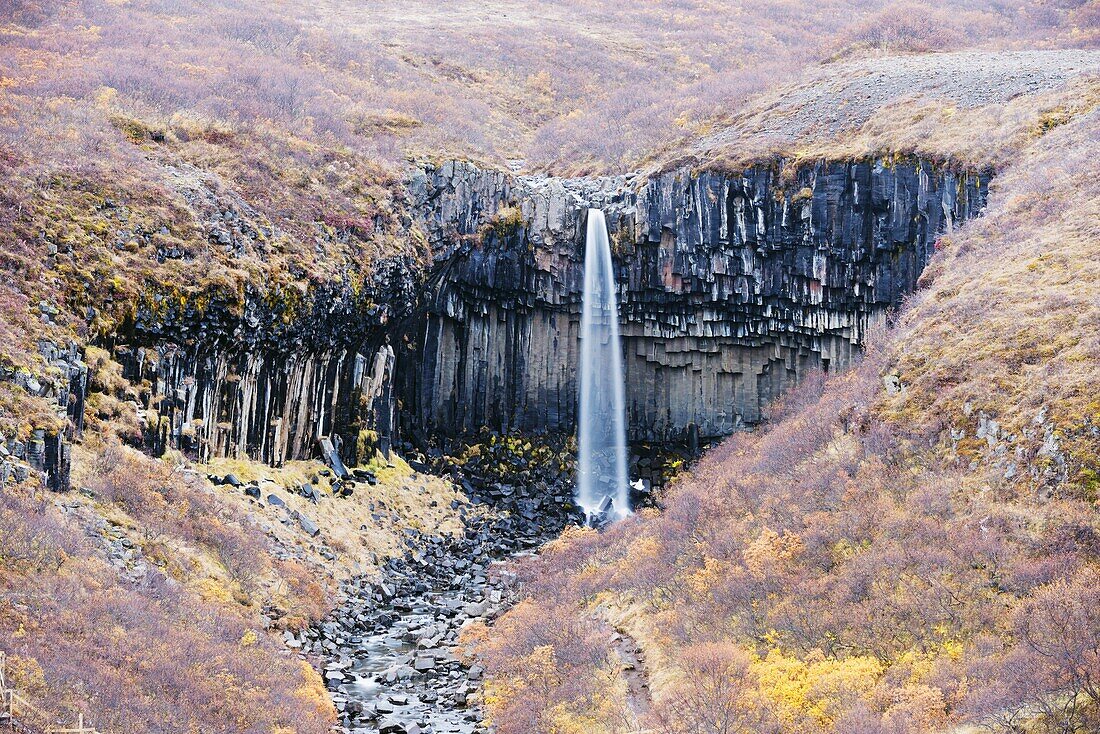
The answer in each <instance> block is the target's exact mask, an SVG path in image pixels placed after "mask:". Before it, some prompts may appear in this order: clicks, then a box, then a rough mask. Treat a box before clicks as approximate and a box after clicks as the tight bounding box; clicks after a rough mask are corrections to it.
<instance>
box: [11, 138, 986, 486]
mask: <svg viewBox="0 0 1100 734" xmlns="http://www.w3.org/2000/svg"><path fill="white" fill-rule="evenodd" d="M987 184H988V178H987V177H986V176H985V175H979V174H960V173H957V172H953V171H951V170H949V169H946V168H942V167H938V166H936V165H933V164H931V163H929V162H926V161H921V160H916V159H906V160H886V159H882V160H869V161H861V162H848V163H840V162H833V163H818V164H813V165H804V166H800V167H790V166H788V167H786V168H784V167H781V166H778V165H776V166H760V167H757V168H752V169H749V170H747V171H744V172H742V173H739V174H728V173H719V172H702V173H694V172H690V171H673V172H667V173H661V174H655V175H652V176H649V177H643V176H640V175H631V176H620V177H613V178H589V179H558V178H550V177H545V176H511V175H508V174H505V173H502V172H499V171H491V170H486V169H479V168H477V167H475V166H473V165H471V164H468V163H458V162H452V163H447V164H444V165H442V166H435V167H433V166H428V167H424V168H422V169H419V170H418V171H417V172H416V173H415V174H414V175H413V176H412V177H411V178H410V180H409V183H408V202H407V205H408V207H409V210H410V212H411V213H412V214H413V216H414V218H415V220H416V225H415V226H417V227H419V228H420V230H421V231H422V233H423V234H424V235H425V237H426V239H427V241H428V244H429V246H430V247H431V249H432V252H433V253H434V254H435V264H434V267H432V268H430V269H428V270H424V268H423V266H422V265H421V264H420V263H419V262H414V261H412V260H410V259H408V258H395V259H393V260H391V261H386V262H383V263H380V264H379V265H377V266H376V267H375V269H374V271H373V274H372V277H371V279H369V281H368V282H367V283H366V284H364V285H363V286H362V287H358V286H356V287H353V286H352V285H351V282H353V279H351V278H349V282H348V283H345V284H343V285H341V284H330V285H328V286H323V287H314V288H312V289H311V290H309V292H308V293H306V294H304V295H300V294H299V295H294V294H290V295H289V296H288V297H286V298H280V297H279V296H278V293H273V292H271V291H270V290H268V291H263V292H260V291H257V292H246V293H244V294H243V295H242V294H237V296H236V297H235V300H234V299H233V298H228V299H219V298H211V299H208V300H205V301H201V302H198V303H186V302H180V301H179V300H178V299H175V298H171V297H164V298H160V297H158V296H157V294H155V293H154V294H149V298H148V299H147V302H146V303H144V304H143V305H142V306H141V307H140V308H139V309H138V310H137V312H136V314H135V316H134V318H133V321H132V323H128V324H126V325H124V328H122V329H120V330H119V332H118V334H117V335H116V336H115V338H114V340H113V341H111V342H110V343H109V344H107V345H106V346H109V347H111V348H112V352H113V354H114V356H115V358H116V359H118V360H119V361H120V362H122V363H123V366H124V374H125V376H126V377H128V378H130V379H131V381H132V382H133V383H134V384H137V385H141V386H143V387H142V394H141V396H140V404H139V405H138V406H137V408H138V409H139V411H141V414H142V415H143V417H144V419H145V420H144V425H145V427H146V435H145V442H146V444H147V445H148V446H149V447H150V448H151V449H153V450H155V451H163V450H164V449H166V448H169V447H176V448H180V449H182V450H184V451H186V452H188V453H189V454H190V455H192V456H194V457H196V458H201V459H206V458H209V457H212V456H249V457H251V458H254V459H259V460H262V461H265V462H269V463H272V464H278V463H281V462H282V461H286V460H290V459H298V458H305V457H308V456H311V455H316V451H317V440H318V439H319V438H321V437H323V436H327V437H331V438H332V439H333V442H334V443H335V444H336V445H337V446H338V447H340V446H342V449H341V452H342V453H343V455H344V457H345V459H350V460H352V461H354V460H355V458H356V455H357V453H359V452H360V451H361V450H363V449H370V448H373V447H380V448H386V447H387V446H388V444H389V439H390V437H391V434H393V433H394V432H396V430H397V426H398V425H400V427H401V429H402V431H403V432H404V435H405V437H406V438H414V439H419V438H423V437H425V436H428V435H431V434H444V435H459V434H464V433H472V432H476V431H478V430H480V429H481V428H482V427H489V428H493V429H499V430H505V431H507V430H520V431H558V432H571V431H573V429H574V421H575V416H576V379H575V370H576V367H575V366H576V364H577V362H578V344H579V326H580V311H581V308H580V306H581V304H580V297H581V290H582V285H583V239H584V228H585V224H586V222H585V218H584V217H585V214H584V213H585V210H586V209H587V208H588V207H590V206H591V207H597V208H600V209H602V210H604V212H605V214H606V217H607V221H608V225H609V229H610V231H611V238H612V248H613V250H614V259H615V267H616V280H617V283H618V290H619V292H618V299H619V303H620V312H621V315H622V334H623V342H624V352H625V367H626V373H627V409H628V427H629V429H628V430H629V437H630V439H631V440H633V441H664V440H670V439H681V438H685V437H687V438H693V437H697V436H720V435H724V434H728V433H730V432H732V431H735V430H737V429H739V428H741V427H743V426H749V425H752V424H754V423H756V422H758V421H759V420H760V419H761V417H762V411H763V409H764V407H765V406H766V405H767V404H768V402H769V401H770V400H772V399H773V398H774V397H775V396H776V395H778V394H779V393H780V392H781V391H782V390H784V389H785V388H787V387H789V386H790V385H793V384H795V383H796V382H798V380H800V379H801V378H802V377H803V376H804V375H805V374H806V372H807V371H808V370H810V369H816V368H821V369H825V370H831V369H840V368H843V367H845V366H847V365H848V364H849V363H850V362H851V361H852V359H853V358H854V357H855V355H856V354H857V353H858V351H859V349H860V345H861V344H862V342H863V339H864V337H865V335H866V333H867V330H868V329H869V328H870V327H871V325H872V324H874V323H875V322H877V321H879V320H881V319H882V318H883V317H884V315H885V314H886V313H887V311H888V310H889V309H890V308H891V307H894V306H896V305H898V303H899V302H900V300H901V299H902V298H903V297H904V296H905V294H906V293H908V292H910V291H911V290H912V289H913V287H914V286H915V284H916V280H917V277H918V276H919V274H920V272H921V270H922V269H923V267H924V265H925V264H926V263H927V261H928V259H929V257H930V256H931V255H932V253H933V251H934V248H935V244H936V241H937V238H939V237H940V236H941V235H942V234H943V233H945V232H949V231H950V230H951V229H952V228H953V227H955V226H956V225H957V224H958V223H960V222H962V221H963V220H965V219H967V218H969V217H971V216H974V215H975V214H976V213H977V212H978V211H979V210H980V208H981V206H982V205H983V202H984V200H985V196H986V187H987ZM408 234H409V236H412V233H411V231H410V232H409V233H408ZM231 304H232V305H231ZM81 379H83V378H81ZM74 394H82V393H80V391H79V390H78V391H77V392H76V393H74ZM78 412H79V411H78ZM341 439H342V440H341ZM45 444H46V441H45V437H44V438H43V440H42V447H43V451H46V452H48V450H49V447H48V446H46V445H45ZM35 446H37V444H35ZM58 446H59V448H57V450H55V451H54V454H57V456H56V457H55V459H54V460H50V461H51V462H52V463H59V462H60V463H59V465H61V464H65V461H64V457H63V456H61V453H63V451H64V447H63V445H61V444H60V443H59V444H58ZM59 452H61V453H59ZM32 453H33V452H32ZM35 456H37V454H36V455H35ZM46 461H47V457H46V456H45V454H44V455H43V461H42V463H43V465H45V463H46ZM52 463H51V465H52ZM60 472H61V470H60V469H57V470H55V471H54V474H58V475H59V474H60Z"/></svg>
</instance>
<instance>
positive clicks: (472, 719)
mask: <svg viewBox="0 0 1100 734" xmlns="http://www.w3.org/2000/svg"><path fill="white" fill-rule="evenodd" d="M474 499H475V502H476V501H480V502H483V503H486V504H489V505H491V506H492V508H493V511H492V512H490V513H481V512H467V507H462V508H459V511H460V513H461V514H462V516H463V519H464V522H465V531H464V533H463V534H462V535H460V536H455V537H446V536H445V537H440V536H431V535H424V534H421V533H419V532H417V531H415V530H409V529H407V530H405V531H404V533H405V546H406V549H405V552H404V554H402V555H400V556H399V557H396V558H393V559H390V560H389V561H387V562H386V563H385V564H384V565H383V567H382V569H381V570H382V573H381V576H380V577H378V578H372V579H365V578H357V579H352V580H351V581H348V582H346V583H345V584H344V585H343V587H342V589H341V592H342V593H341V598H343V599H344V600H345V601H344V602H343V603H342V604H341V605H340V606H339V607H337V609H336V610H335V611H334V612H333V613H332V614H330V615H329V617H328V619H327V620H326V621H324V622H322V623H321V624H319V625H317V626H315V627H313V628H310V629H308V630H306V631H305V632H304V633H302V635H301V636H300V637H295V636H293V635H290V634H289V633H288V639H287V642H288V644H290V645H291V646H292V647H296V648H298V649H300V650H301V651H302V652H303V653H307V654H312V655H315V656H319V657H321V658H323V659H324V660H326V661H327V663H326V664H325V666H324V668H323V675H324V678H325V684H326V686H327V687H328V689H329V692H330V694H331V695H332V698H333V702H334V703H335V705H336V709H337V712H338V714H339V717H340V720H339V726H338V727H337V729H336V730H337V731H341V732H348V733H351V732H382V734H428V733H431V734H476V733H480V732H488V731H489V730H488V729H487V728H486V727H485V726H484V725H483V723H482V721H483V718H484V714H483V711H482V709H481V706H480V704H479V703H478V702H479V700H480V691H481V679H482V671H481V668H480V667H479V666H478V665H477V664H476V662H475V661H463V660H460V659H458V658H457V657H456V656H455V654H454V652H453V650H452V649H453V648H454V647H455V646H457V645H458V642H459V635H460V633H461V631H462V629H463V628H464V627H465V626H466V625H468V624H470V623H472V622H474V621H478V620H485V621H488V620H492V619H494V618H495V617H497V616H498V615H499V614H501V613H502V612H503V611H505V610H506V609H507V608H508V606H509V605H510V604H511V603H512V601H513V600H514V598H515V596H516V590H515V575H514V574H513V573H511V572H510V571H509V570H508V568H507V565H508V564H507V562H508V561H509V560H512V559H515V558H516V557H518V556H521V555H523V554H526V553H531V552H533V550H534V549H536V548H537V547H538V546H539V545H541V544H542V543H544V542H546V541H547V540H550V539H552V538H554V537H556V536H557V535H558V534H560V532H561V530H562V529H563V528H564V527H565V525H566V524H567V523H568V522H570V521H571V520H573V519H575V518H573V516H571V515H569V514H568V513H566V512H565V511H563V510H561V509H560V506H559V508H555V507H553V506H552V505H553V503H554V502H555V500H554V498H553V497H546V496H545V495H544V496H543V497H542V498H540V497H537V496H532V497H524V496H520V493H518V492H516V493H513V494H511V495H510V496H496V497H487V498H486V497H476V496H475V498H474ZM544 505H545V506H544ZM504 509H506V510H508V512H507V513H501V512H500V510H504Z"/></svg>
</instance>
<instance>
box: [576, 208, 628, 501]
mask: <svg viewBox="0 0 1100 734" xmlns="http://www.w3.org/2000/svg"><path fill="white" fill-rule="evenodd" d="M578 382H579V391H578V392H579V405H578V408H579V410H578V413H579V421H578V425H577V443H578V457H577V504H578V505H580V507H581V508H582V509H583V510H584V511H585V514H586V515H587V516H588V518H589V521H590V522H600V521H604V520H617V519H620V518H623V517H626V516H627V515H629V514H630V497H629V486H628V481H629V480H628V478H627V473H626V415H625V414H626V410H625V403H626V399H625V398H624V388H623V355H622V345H621V343H620V341H619V309H618V307H617V305H616V303H615V276H614V273H613V272H612V270H611V246H610V245H609V244H608V241H607V224H606V223H605V222H604V217H603V212H602V211H600V210H599V209H589V210H588V239H587V242H586V244H585V252H584V297H583V301H582V312H581V364H580V374H579V375H578Z"/></svg>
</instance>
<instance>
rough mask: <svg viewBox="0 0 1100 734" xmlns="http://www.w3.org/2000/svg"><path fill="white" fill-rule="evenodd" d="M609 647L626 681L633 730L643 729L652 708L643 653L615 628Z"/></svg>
mask: <svg viewBox="0 0 1100 734" xmlns="http://www.w3.org/2000/svg"><path fill="white" fill-rule="evenodd" d="M611 649H612V652H614V653H615V656H616V657H617V658H618V659H619V662H620V664H621V669H620V670H621V675H622V677H623V680H624V681H625V682H626V704H627V706H628V707H629V709H630V712H631V713H632V714H633V715H634V724H635V731H643V730H644V728H645V724H646V722H647V721H648V720H649V713H650V711H651V709H652V708H653V697H652V695H651V694H650V690H649V675H648V673H647V672H646V667H645V653H643V652H642V648H641V646H640V645H639V644H638V641H637V640H635V639H634V638H633V637H631V636H630V635H628V634H627V633H626V632H623V631H622V630H616V632H615V635H614V636H613V637H612V638H611Z"/></svg>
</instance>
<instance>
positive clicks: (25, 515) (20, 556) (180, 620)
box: [0, 447, 333, 734]
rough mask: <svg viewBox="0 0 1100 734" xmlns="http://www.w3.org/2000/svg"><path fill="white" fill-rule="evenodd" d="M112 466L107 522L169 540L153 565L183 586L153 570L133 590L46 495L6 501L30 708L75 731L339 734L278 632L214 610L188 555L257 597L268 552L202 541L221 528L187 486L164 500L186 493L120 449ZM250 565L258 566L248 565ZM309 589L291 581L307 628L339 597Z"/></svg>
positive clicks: (4, 576) (18, 492)
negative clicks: (80, 721)
mask: <svg viewBox="0 0 1100 734" xmlns="http://www.w3.org/2000/svg"><path fill="white" fill-rule="evenodd" d="M99 464H100V466H99V467H98V468H97V470H96V471H97V478H96V481H94V482H93V485H94V486H95V487H96V488H97V491H99V492H100V494H99V501H100V502H108V501H109V502H111V503H117V504H116V505H115V507H114V509H113V510H112V509H111V508H107V510H108V515H109V516H112V517H115V518H116V519H117V518H118V515H117V512H118V510H119V509H124V510H125V512H126V513H127V516H128V517H129V518H130V520H127V521H126V522H131V521H133V522H135V523H138V528H143V529H144V530H143V532H146V533H147V532H149V531H152V532H155V533H157V534H158V540H157V541H155V542H146V543H144V545H145V546H146V548H145V551H146V552H145V555H146V558H147V560H149V561H155V559H156V555H155V553H156V552H157V549H158V548H159V549H165V548H168V550H166V551H162V552H165V553H167V554H168V556H169V557H170V558H172V559H175V560H176V561H178V562H183V563H184V565H183V566H182V567H181V569H180V571H179V573H177V574H175V575H170V574H171V571H172V569H171V568H168V567H166V568H165V569H164V570H163V571H161V570H158V569H157V568H156V567H155V566H151V567H150V570H149V571H148V572H147V573H146V575H145V576H144V578H140V579H138V580H137V581H136V582H127V581H123V580H122V579H121V578H120V576H119V574H118V571H117V570H116V568H115V567H113V566H112V565H110V564H109V563H108V560H107V557H106V548H105V546H104V545H103V542H104V541H103V539H102V538H101V537H100V535H99V530H98V528H95V527H94V526H90V525H89V526H86V525H84V524H83V523H84V522H86V520H83V519H81V518H82V517H83V516H82V514H81V513H76V514H73V515H71V516H68V517H67V516H65V515H63V514H62V512H61V511H60V504H59V503H57V502H55V501H54V497H53V496H52V495H49V494H43V493H42V491H41V490H32V489H31V488H10V487H5V489H4V490H3V491H0V561H2V562H0V640H3V642H2V643H0V648H2V649H3V650H4V651H5V652H7V653H9V654H10V655H13V656H15V657H14V660H16V661H17V662H18V666H17V668H18V670H19V671H21V672H20V673H19V675H18V678H19V680H18V684H19V685H20V686H23V687H25V693H26V695H27V696H29V697H31V698H32V700H33V703H34V704H35V705H36V706H38V707H39V708H43V709H45V710H46V711H47V712H48V713H49V714H50V716H52V717H53V719H52V723H60V724H71V722H72V721H73V719H74V718H75V716H76V714H78V713H79V714H84V715H85V716H86V717H88V719H89V721H90V722H91V723H93V724H94V725H95V726H96V727H97V728H98V729H99V730H100V731H143V732H145V731H147V732H177V731H209V732H226V733H227V734H228V733H230V732H256V733H257V734H259V733H261V732H263V733H265V734H267V733H269V732H271V731H275V730H277V729H279V728H280V727H282V728H284V729H291V730H294V731H297V732H299V733H300V734H308V733H309V732H316V733H317V734H321V732H325V731H328V728H329V725H330V723H331V722H332V719H333V713H332V707H331V702H330V700H329V699H328V696H327V694H326V692H325V689H324V685H323V683H322V681H321V679H320V677H319V676H318V675H317V673H316V672H315V671H314V670H313V669H312V668H311V667H310V666H309V665H308V664H306V663H305V662H304V661H300V660H298V659H297V658H296V657H294V656H291V655H289V654H288V653H287V651H286V649H285V648H284V647H283V645H282V641H281V639H280V637H279V636H277V635H272V634H268V633H267V632H266V631H265V629H264V623H263V622H262V621H261V618H260V616H259V614H258V611H257V610H256V609H254V608H253V607H252V606H245V605H242V604H240V603H239V602H237V601H233V600H231V599H225V600H222V599H218V598H205V597H204V596H203V595H202V594H201V593H200V589H201V584H198V583H197V581H198V579H196V578H195V573H196V571H195V569H194V567H193V566H192V565H191V563H190V560H191V557H190V556H187V555H182V554H181V552H182V548H181V547H180V546H181V545H184V546H186V545H192V546H194V547H195V550H196V551H197V552H199V553H201V552H202V549H203V548H204V547H208V548H209V549H210V550H209V552H213V553H216V554H218V557H219V558H221V559H223V562H224V563H226V565H227V567H229V571H230V573H231V574H232V575H233V576H234V578H236V579H237V581H238V582H239V583H245V582H246V578H245V576H244V574H245V571H242V570H241V569H242V568H243V569H245V570H247V572H248V573H254V570H253V564H254V563H266V562H265V561H263V559H264V558H266V557H267V556H266V554H265V553H264V552H263V550H262V549H261V548H259V547H258V546H257V542H258V541H256V540H254V539H247V538H245V536H243V535H239V534H237V533H239V532H240V531H239V530H238V531H237V532H236V533H229V534H227V535H224V536H218V535H213V534H209V533H204V532H200V531H199V530H198V529H197V528H199V527H201V525H202V524H203V523H204V522H208V521H210V520H211V519H212V518H213V517H215V516H213V515H211V514H210V513H211V511H212V506H211V505H207V506H205V507H204V506H203V503H202V501H201V500H199V501H197V502H196V501H193V500H196V499H197V498H199V497H201V496H202V495H201V494H195V495H190V496H189V495H188V494H187V492H188V490H187V489H185V488H183V487H179V486H177V487H175V488H174V489H172V490H171V493H170V494H167V495H166V494H162V492H165V490H164V489H163V486H162V483H164V485H167V486H171V483H172V482H173V481H177V482H178V481H179V480H178V479H173V477H172V476H171V474H170V473H168V472H161V471H158V468H157V462H155V461H153V460H150V459H148V458H145V457H139V456H133V455H129V450H125V449H121V448H118V447H113V448H108V449H107V450H106V451H105V453H104V456H103V457H101V460H100V462H99ZM127 489H129V490H131V492H129V493H127V491H126V490H127ZM165 496H169V497H170V498H171V503H172V512H181V513H183V515H187V514H188V513H194V514H193V515H192V516H191V518H190V521H191V523H192V525H191V526H190V530H188V523H186V522H183V521H182V519H181V518H180V516H179V515H174V514H171V513H167V512H166V509H165V508H166V507H167V505H168V502H167V501H166V500H165ZM221 521H222V522H225V523H226V525H225V527H226V528H230V527H232V524H231V523H233V522H234V520H232V518H226V517H224V515H223V516H221ZM203 544H209V545H208V546H204V545H203ZM249 555H251V556H253V557H254V559H256V560H252V561H244V560H242V559H243V558H245V557H246V556H249ZM237 561H240V563H241V564H242V565H240V566H235V565H234V564H235V563H236V562H237ZM166 565H167V564H166ZM279 570H280V571H283V570H284V569H283V567H282V566H280V567H279ZM305 576H306V574H305V573H304V572H303V570H302V569H289V570H287V578H288V579H289V581H288V583H289V584H290V585H291V587H292V590H293V592H294V593H295V594H298V593H301V594H302V599H301V605H302V606H301V608H300V609H297V610H296V613H297V614H298V615H299V616H298V618H299V620H306V619H316V618H317V617H318V616H319V615H320V614H321V613H322V612H323V611H324V610H327V608H328V600H327V592H326V591H325V590H324V589H321V588H319V587H317V585H316V582H315V581H312V582H311V580H307V579H306V578H305ZM252 591H254V592H256V593H259V591H260V590H259V589H252ZM245 601H248V600H245ZM301 623H302V621H299V624H301Z"/></svg>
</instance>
